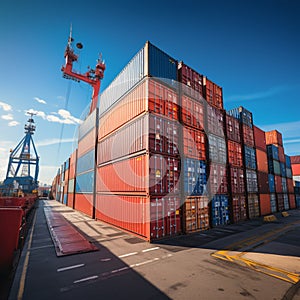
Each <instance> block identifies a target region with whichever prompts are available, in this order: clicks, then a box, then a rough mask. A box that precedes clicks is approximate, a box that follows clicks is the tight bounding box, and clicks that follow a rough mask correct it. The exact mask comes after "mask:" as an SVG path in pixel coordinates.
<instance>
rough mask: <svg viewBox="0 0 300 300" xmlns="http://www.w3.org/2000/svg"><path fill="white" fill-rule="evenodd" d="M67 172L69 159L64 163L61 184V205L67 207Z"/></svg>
mask: <svg viewBox="0 0 300 300" xmlns="http://www.w3.org/2000/svg"><path fill="white" fill-rule="evenodd" d="M69 171H70V158H68V159H67V160H66V161H65V162H64V176H63V178H64V179H63V182H62V193H63V195H62V203H63V204H65V205H67V203H68V186H69V185H68V184H69Z"/></svg>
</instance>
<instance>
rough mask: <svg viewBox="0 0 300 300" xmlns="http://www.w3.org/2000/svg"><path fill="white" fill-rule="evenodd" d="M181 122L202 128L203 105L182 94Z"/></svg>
mask: <svg viewBox="0 0 300 300" xmlns="http://www.w3.org/2000/svg"><path fill="white" fill-rule="evenodd" d="M181 100H182V103H181V109H182V122H183V123H184V124H185V125H187V126H191V127H194V128H196V129H204V106H203V103H202V102H197V101H195V100H193V99H192V98H190V97H188V96H185V95H182V99H181Z"/></svg>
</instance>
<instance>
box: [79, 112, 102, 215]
mask: <svg viewBox="0 0 300 300" xmlns="http://www.w3.org/2000/svg"><path fill="white" fill-rule="evenodd" d="M97 122H98V109H95V110H94V111H93V112H92V113H91V114H90V115H89V116H88V117H87V119H86V120H85V121H84V122H83V123H82V124H81V125H80V126H79V131H78V150H77V163H76V185H75V202H74V208H75V209H77V210H79V211H81V212H83V213H84V214H86V215H88V216H90V217H94V215H95V210H94V207H95V206H94V201H95V170H96V161H95V159H96V150H97V147H96V140H97V128H98V124H97Z"/></svg>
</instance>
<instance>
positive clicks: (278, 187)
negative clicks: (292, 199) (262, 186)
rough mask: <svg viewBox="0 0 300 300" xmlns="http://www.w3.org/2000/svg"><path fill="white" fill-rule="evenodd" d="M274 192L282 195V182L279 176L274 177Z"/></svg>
mask: <svg viewBox="0 0 300 300" xmlns="http://www.w3.org/2000/svg"><path fill="white" fill-rule="evenodd" d="M274 177H275V191H276V193H282V192H283V190H282V180H281V176H279V175H275V176H274Z"/></svg>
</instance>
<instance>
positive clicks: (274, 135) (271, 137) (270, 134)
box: [266, 130, 282, 146]
mask: <svg viewBox="0 0 300 300" xmlns="http://www.w3.org/2000/svg"><path fill="white" fill-rule="evenodd" d="M266 144H267V145H270V144H274V145H277V146H278V145H279V146H282V135H281V133H280V132H279V131H277V130H271V131H267V132H266Z"/></svg>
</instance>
